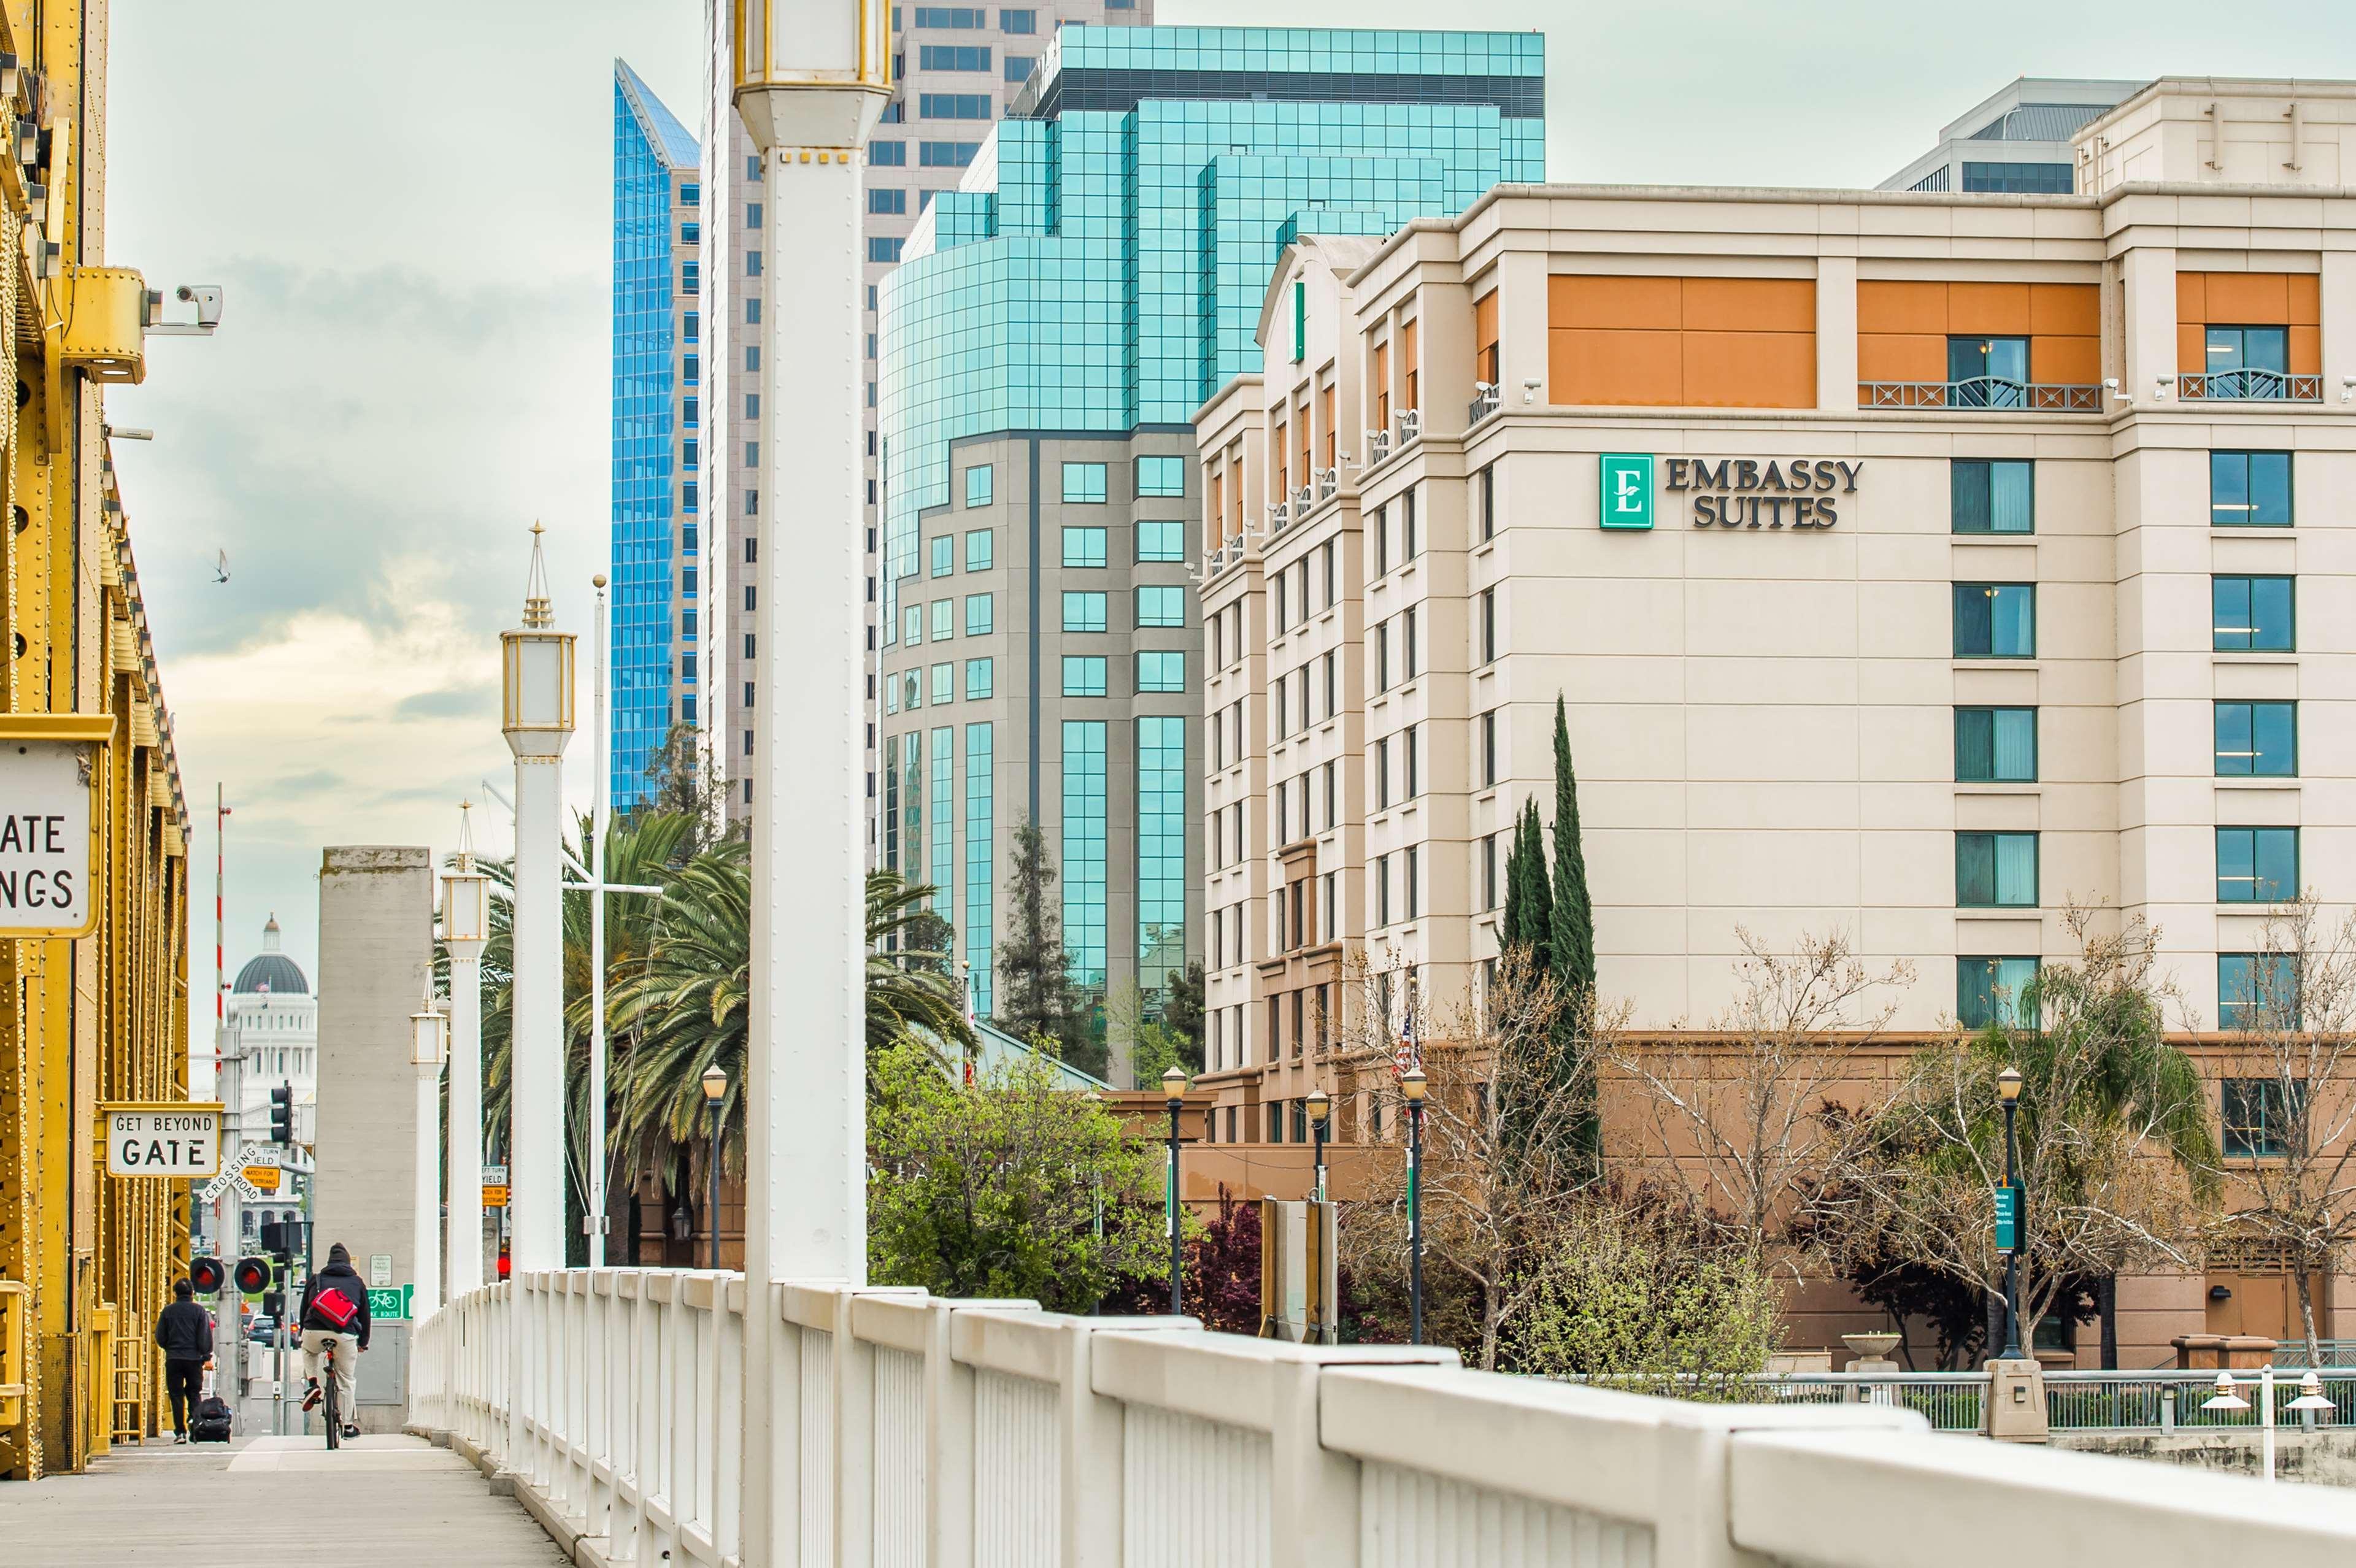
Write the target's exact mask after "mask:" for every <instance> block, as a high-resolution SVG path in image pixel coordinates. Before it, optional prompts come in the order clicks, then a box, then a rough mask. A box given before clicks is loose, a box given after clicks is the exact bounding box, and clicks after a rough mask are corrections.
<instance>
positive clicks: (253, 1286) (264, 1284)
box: [235, 1258, 271, 1296]
mask: <svg viewBox="0 0 2356 1568" xmlns="http://www.w3.org/2000/svg"><path fill="white" fill-rule="evenodd" d="M235 1277H236V1282H237V1293H238V1294H239V1295H240V1296H259V1295H261V1294H262V1292H263V1291H265V1290H268V1289H269V1288H270V1279H271V1270H270V1260H269V1259H268V1258H240V1259H238V1260H237V1274H236V1276H235Z"/></svg>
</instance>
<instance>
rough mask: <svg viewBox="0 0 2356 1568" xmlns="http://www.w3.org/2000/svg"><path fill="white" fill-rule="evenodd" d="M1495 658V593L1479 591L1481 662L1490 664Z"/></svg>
mask: <svg viewBox="0 0 2356 1568" xmlns="http://www.w3.org/2000/svg"><path fill="white" fill-rule="evenodd" d="M1496 657H1497V591H1496V590H1495V589H1494V588H1483V590H1481V662H1482V663H1483V664H1491V663H1494V661H1495V659H1496Z"/></svg>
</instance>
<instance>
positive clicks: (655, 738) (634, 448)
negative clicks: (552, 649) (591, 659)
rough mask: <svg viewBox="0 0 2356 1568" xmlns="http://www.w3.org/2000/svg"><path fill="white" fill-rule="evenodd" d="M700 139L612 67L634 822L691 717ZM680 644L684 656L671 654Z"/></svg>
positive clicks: (618, 517)
mask: <svg viewBox="0 0 2356 1568" xmlns="http://www.w3.org/2000/svg"><path fill="white" fill-rule="evenodd" d="M699 163H700V159H699V156H698V153H697V149H696V144H695V138H694V137H693V136H691V135H690V134H688V132H687V128H686V127H685V126H684V125H681V124H680V123H679V120H678V117H677V116H675V115H673V114H672V113H671V112H670V111H669V110H668V109H666V108H664V107H663V105H662V102H661V101H660V100H659V99H657V98H656V97H655V95H654V94H653V93H652V92H651V91H648V88H647V84H646V83H645V82H643V81H641V80H639V79H638V75H637V72H636V71H633V70H632V69H630V68H629V67H628V66H626V65H624V64H623V63H622V62H621V61H620V60H616V61H615V62H614V519H613V527H614V561H613V569H612V572H611V576H612V580H613V601H612V605H613V612H612V613H613V645H614V655H613V667H612V668H613V676H612V703H613V752H612V758H613V760H612V764H611V771H610V773H609V775H608V777H607V779H606V781H605V787H606V789H607V790H608V791H609V792H610V794H609V795H608V798H609V799H610V800H611V802H612V804H613V806H614V808H615V809H616V810H617V811H626V810H628V809H629V808H630V807H631V806H633V805H637V803H638V802H639V801H640V800H641V799H643V798H644V797H645V796H646V795H648V792H649V790H650V788H651V784H650V781H649V780H648V776H647V775H648V763H650V762H652V761H653V760H654V758H655V757H656V755H657V754H658V753H659V752H660V751H661V750H662V747H663V742H664V739H665V737H666V736H667V735H668V734H669V732H670V730H671V727H672V726H673V725H674V724H682V725H686V726H690V727H693V726H694V725H695V724H696V723H697V721H698V714H697V711H696V688H697V683H696V678H695V677H696V653H697V647H698V641H697V636H696V633H697V626H696V604H697V597H698V596H697V592H696V589H697V582H696V569H697V558H698V551H697V545H698V540H697V538H696V519H697V516H698V514H699V510H700V507H699V504H698V503H699V497H698V496H697V495H696V477H695V475H696V467H697V452H696V438H697V430H698V427H699V425H700V423H701V412H700V408H699V392H700V387H699V383H700V381H701V345H700V343H699V341H698V340H699V339H700V337H701V315H700V313H699V312H698V310H697V306H696V300H697V295H698V292H699V287H700V280H699V278H698V276H697V261H696V257H697V251H698V241H699V240H700V238H701V237H700V235H699V233H698V219H697V214H698V211H699V210H700V208H699V203H700V199H701V191H700V189H699V188H698V187H699V181H700V178H701V176H700V175H699V173H698V167H699ZM674 644H676V649H674Z"/></svg>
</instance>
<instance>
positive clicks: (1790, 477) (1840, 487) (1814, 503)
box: [1597, 452, 1865, 528]
mask: <svg viewBox="0 0 2356 1568" xmlns="http://www.w3.org/2000/svg"><path fill="white" fill-rule="evenodd" d="M1660 462H1661V466H1662V470H1663V473H1662V485H1661V488H1663V489H1664V490H1666V491H1669V492H1670V493H1672V494H1676V495H1686V496H1691V497H1692V499H1693V507H1692V512H1693V526H1694V527H1696V528H1831V527H1833V526H1834V525H1836V524H1837V523H1838V522H1839V521H1840V500H1839V497H1841V496H1854V495H1856V494H1857V480H1858V475H1859V474H1862V473H1863V472H1864V471H1865V464H1863V463H1862V462H1858V463H1849V462H1845V461H1843V460H1841V459H1838V458H1822V457H1786V458H1756V457H1724V458H1719V459H1716V460H1712V459H1709V458H1704V457H1668V458H1663V459H1661V460H1660ZM1653 463H1654V459H1653V456H1652V454H1651V453H1624V452H1607V453H1603V454H1602V457H1601V463H1600V468H1601V479H1602V494H1601V497H1600V505H1599V509H1598V512H1597V516H1598V518H1599V520H1600V521H1601V525H1602V526H1603V527H1604V528H1651V527H1652V526H1653Z"/></svg>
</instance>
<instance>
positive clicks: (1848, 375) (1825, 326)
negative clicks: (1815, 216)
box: [1816, 256, 1857, 411]
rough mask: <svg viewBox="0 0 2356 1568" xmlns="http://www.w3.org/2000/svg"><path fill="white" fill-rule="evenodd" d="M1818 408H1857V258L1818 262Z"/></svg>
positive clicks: (1826, 259)
mask: <svg viewBox="0 0 2356 1568" xmlns="http://www.w3.org/2000/svg"><path fill="white" fill-rule="evenodd" d="M1816 407H1817V408H1819V409H1822V410H1825V411H1846V410H1849V409H1854V408H1856V407H1857V258H1856V257H1854V256H1823V257H1819V258H1818V259H1817V261H1816Z"/></svg>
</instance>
